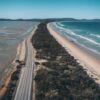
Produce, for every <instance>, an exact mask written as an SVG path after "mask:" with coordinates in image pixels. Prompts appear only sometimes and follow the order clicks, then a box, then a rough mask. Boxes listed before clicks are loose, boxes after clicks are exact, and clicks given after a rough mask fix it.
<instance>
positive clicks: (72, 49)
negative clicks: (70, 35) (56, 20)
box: [47, 24, 100, 84]
mask: <svg viewBox="0 0 100 100" xmlns="http://www.w3.org/2000/svg"><path fill="white" fill-rule="evenodd" d="M47 28H48V30H49V32H50V34H51V35H52V36H53V37H54V38H55V39H56V40H57V41H58V42H59V43H60V44H61V45H62V46H63V47H64V48H65V49H66V51H67V52H69V53H70V54H71V55H72V56H74V57H75V58H76V59H78V60H77V61H78V62H79V63H80V64H81V65H83V67H84V69H86V70H87V73H88V74H89V76H92V78H94V79H95V81H96V82H97V83H99V84H100V59H99V58H98V57H96V56H95V55H94V54H92V53H90V52H89V51H88V50H85V49H84V48H81V47H79V46H78V45H77V44H75V43H74V42H72V41H69V39H67V38H65V37H63V36H61V35H60V34H59V33H58V32H56V31H54V30H53V29H52V28H51V26H50V24H48V25H47Z"/></svg>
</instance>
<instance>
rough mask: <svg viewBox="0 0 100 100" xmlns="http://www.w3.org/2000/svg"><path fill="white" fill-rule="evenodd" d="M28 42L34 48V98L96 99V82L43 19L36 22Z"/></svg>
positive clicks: (47, 99) (97, 87)
mask: <svg viewBox="0 0 100 100" xmlns="http://www.w3.org/2000/svg"><path fill="white" fill-rule="evenodd" d="M32 44H33V46H34V48H35V50H36V56H35V59H36V61H35V63H36V67H37V70H36V76H35V82H36V84H35V86H36V93H35V94H36V100H85V99H87V100H99V97H100V87H99V85H98V84H97V83H95V81H94V80H93V79H92V78H91V77H89V75H88V74H87V72H86V70H84V69H83V66H82V65H80V63H78V62H77V60H76V58H74V56H72V55H70V53H69V52H67V51H66V50H65V48H64V47H62V46H61V45H60V44H59V43H58V41H57V40H56V39H55V38H54V37H53V36H52V35H51V33H50V32H49V31H48V29H47V22H43V23H40V24H39V25H38V28H37V30H36V32H35V34H34V36H33V38H32ZM66 48H67V47H66Z"/></svg>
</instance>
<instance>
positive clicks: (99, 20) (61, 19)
mask: <svg viewBox="0 0 100 100" xmlns="http://www.w3.org/2000/svg"><path fill="white" fill-rule="evenodd" d="M0 21H50V22H52V21H96V22H100V19H74V18H48V19H4V18H1V19H0Z"/></svg>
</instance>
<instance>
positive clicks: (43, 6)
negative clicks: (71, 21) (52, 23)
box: [0, 0, 100, 19]
mask: <svg viewBox="0 0 100 100" xmlns="http://www.w3.org/2000/svg"><path fill="white" fill-rule="evenodd" d="M0 18H11V19H19V18H23V19H30V18H77V19H84V18H85V19H94V18H98V19H100V0H0Z"/></svg>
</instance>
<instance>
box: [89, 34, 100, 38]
mask: <svg viewBox="0 0 100 100" xmlns="http://www.w3.org/2000/svg"><path fill="white" fill-rule="evenodd" d="M90 35H91V36H94V37H97V38H100V35H96V34H90Z"/></svg>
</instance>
